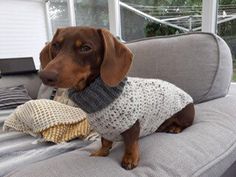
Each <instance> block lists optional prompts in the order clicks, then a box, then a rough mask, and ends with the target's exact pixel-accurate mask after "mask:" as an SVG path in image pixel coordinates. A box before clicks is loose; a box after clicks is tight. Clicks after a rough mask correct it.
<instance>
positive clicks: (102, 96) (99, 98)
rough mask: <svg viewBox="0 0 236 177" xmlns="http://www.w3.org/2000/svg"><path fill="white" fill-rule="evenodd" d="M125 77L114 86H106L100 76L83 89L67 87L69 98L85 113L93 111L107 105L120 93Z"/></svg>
mask: <svg viewBox="0 0 236 177" xmlns="http://www.w3.org/2000/svg"><path fill="white" fill-rule="evenodd" d="M126 81H127V78H125V79H124V80H123V81H121V82H120V84H119V85H118V86H116V87H109V86H107V85H106V84H105V83H104V82H103V81H102V79H101V78H100V77H98V78H97V79H96V80H95V81H94V82H93V83H91V84H90V85H89V86H88V87H87V88H85V89H84V90H83V91H79V92H78V91H77V90H75V89H69V98H70V99H71V100H72V101H74V102H75V103H76V104H78V106H79V107H80V108H81V109H82V110H84V111H85V112H87V113H94V112H97V111H100V110H101V109H103V108H105V107H106V106H108V105H109V104H110V103H112V102H113V101H114V100H115V99H116V98H118V97H119V96H120V94H121V93H122V91H123V89H124V86H125V83H126Z"/></svg>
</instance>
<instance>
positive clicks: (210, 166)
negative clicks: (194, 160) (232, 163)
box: [191, 139, 236, 177]
mask: <svg viewBox="0 0 236 177" xmlns="http://www.w3.org/2000/svg"><path fill="white" fill-rule="evenodd" d="M235 148H236V139H234V141H233V143H232V144H231V145H230V146H229V147H228V148H227V150H226V151H224V152H222V153H221V154H219V155H218V156H217V157H216V158H214V159H213V160H210V161H209V162H207V163H206V164H205V165H203V166H201V167H200V168H198V169H197V170H195V172H193V173H192V174H191V176H192V177H194V176H195V175H196V174H197V173H198V172H199V171H201V170H202V169H204V168H205V167H207V166H209V168H205V169H204V170H203V171H202V172H200V174H198V176H199V175H201V174H203V173H204V172H206V171H207V170H208V169H210V168H212V167H213V166H215V165H216V164H217V163H218V162H219V160H218V159H220V158H221V157H226V156H228V155H229V154H231V152H233V150H235Z"/></svg>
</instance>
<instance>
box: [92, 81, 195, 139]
mask: <svg viewBox="0 0 236 177" xmlns="http://www.w3.org/2000/svg"><path fill="white" fill-rule="evenodd" d="M192 102H193V99H192V98H191V96H189V95H188V94H187V93H186V92H184V91H183V90H181V89H180V88H178V87H176V86H175V85H173V84H171V83H168V82H166V81H162V80H158V79H141V78H133V77H132V78H131V77H128V81H127V83H126V85H125V87H124V90H123V92H122V94H121V95H120V97H118V98H117V99H116V100H115V101H114V102H113V103H111V104H110V105H109V106H108V107H106V108H104V109H102V110H101V111H98V112H95V113H92V114H89V115H88V117H89V122H90V125H91V126H92V127H93V128H94V129H95V130H96V131H97V132H98V133H100V134H101V136H102V137H104V138H106V139H107V140H111V141H114V140H115V141H117V140H121V139H122V137H121V136H120V134H121V133H122V132H124V131H125V130H127V129H129V128H130V127H132V125H133V124H134V123H135V122H136V121H137V120H139V122H140V127H141V130H140V137H141V136H146V135H149V134H151V133H154V132H155V131H156V130H157V128H158V127H159V126H160V125H161V124H162V123H163V122H164V121H165V120H166V119H168V118H170V117H171V116H172V115H174V114H175V113H177V112H179V111H180V110H182V109H183V108H184V107H185V106H186V105H188V104H189V103H192Z"/></svg>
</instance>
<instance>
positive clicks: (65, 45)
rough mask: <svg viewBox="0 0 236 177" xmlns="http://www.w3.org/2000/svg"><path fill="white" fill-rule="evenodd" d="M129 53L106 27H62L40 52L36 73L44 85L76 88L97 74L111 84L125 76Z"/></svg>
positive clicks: (129, 57)
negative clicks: (39, 64)
mask: <svg viewBox="0 0 236 177" xmlns="http://www.w3.org/2000/svg"><path fill="white" fill-rule="evenodd" d="M132 57H133V55H132V53H131V51H130V50H129V49H128V48H127V47H126V46H125V45H123V44H122V43H120V42H119V41H118V40H117V39H116V38H115V37H114V36H113V35H112V34H111V33H110V32H109V31H108V30H106V29H95V28H90V27H68V28H62V29H58V30H57V32H56V33H55V35H54V37H53V39H52V41H51V42H50V43H48V44H47V45H46V46H45V47H44V48H43V50H42V51H41V53H40V62H41V67H42V71H41V72H40V73H39V76H40V78H41V79H42V81H43V83H44V84H46V85H50V86H53V87H61V88H72V87H73V88H75V89H77V90H82V89H84V88H85V87H86V86H87V85H88V84H89V83H90V82H92V81H93V80H94V79H95V78H96V77H98V76H100V77H101V79H102V80H103V81H104V83H105V84H107V85H108V86H111V87H112V86H116V85H118V84H119V82H120V81H121V80H122V79H123V78H124V77H125V75H126V74H127V72H128V70H129V68H130V65H131V62H132Z"/></svg>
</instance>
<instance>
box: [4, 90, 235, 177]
mask: <svg viewBox="0 0 236 177" xmlns="http://www.w3.org/2000/svg"><path fill="white" fill-rule="evenodd" d="M235 107H236V96H232V95H231V96H227V97H225V98H220V99H216V100H213V101H209V102H207V103H201V104H198V105H196V118H195V121H194V124H193V125H192V126H191V127H189V128H188V129H186V130H185V131H184V132H182V133H180V134H166V133H158V134H157V133H156V134H153V135H150V136H147V137H144V138H142V139H141V140H140V146H141V147H140V150H141V159H140V164H139V166H138V167H137V168H135V169H134V170H131V171H127V170H124V169H123V168H121V167H120V161H121V158H122V154H123V145H122V144H121V143H118V144H116V145H115V147H114V148H113V149H112V151H111V154H110V156H109V157H89V154H90V152H91V151H93V150H94V149H96V148H97V147H98V145H99V144H100V142H96V143H94V144H92V145H90V146H88V147H85V148H83V149H80V150H75V151H72V152H70V153H66V154H63V155H60V156H57V157H54V158H52V159H49V160H45V161H42V162H38V163H35V164H32V165H30V166H27V167H26V168H24V169H22V170H19V169H18V170H17V171H15V172H12V173H11V174H9V175H8V176H11V177H21V176H34V177H37V176H38V177H41V176H44V177H53V176H60V177H63V176H65V177H74V176H77V177H80V176H81V177H85V176H96V177H113V176H114V177H117V176H123V177H132V176H133V177H135V176H150V177H160V176H163V177H196V176H201V177H209V176H210V177H213V176H214V177H220V176H221V175H222V174H223V173H224V171H226V169H227V168H228V167H229V166H230V165H231V164H232V163H233V162H234V161H235V159H236V129H235V127H236V118H235V114H236V112H235Z"/></svg>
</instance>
